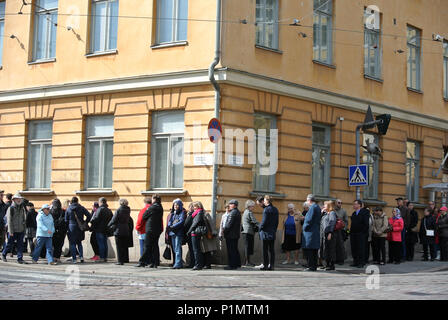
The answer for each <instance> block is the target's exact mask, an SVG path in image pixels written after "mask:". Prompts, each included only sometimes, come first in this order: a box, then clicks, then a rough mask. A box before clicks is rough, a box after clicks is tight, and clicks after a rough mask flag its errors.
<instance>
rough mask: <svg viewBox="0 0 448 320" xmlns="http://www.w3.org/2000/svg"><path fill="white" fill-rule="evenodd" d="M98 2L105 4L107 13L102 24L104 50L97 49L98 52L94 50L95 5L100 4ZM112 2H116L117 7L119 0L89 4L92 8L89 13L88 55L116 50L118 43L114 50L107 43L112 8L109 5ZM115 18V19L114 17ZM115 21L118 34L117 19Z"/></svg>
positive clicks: (95, 1) (106, 0)
mask: <svg viewBox="0 0 448 320" xmlns="http://www.w3.org/2000/svg"><path fill="white" fill-rule="evenodd" d="M100 2H104V3H106V4H107V8H106V11H107V15H106V18H105V19H104V23H105V26H104V27H105V33H106V34H105V36H104V42H105V43H103V46H104V49H101V48H100V49H98V50H95V25H96V20H95V19H96V12H95V9H96V5H95V4H96V3H100ZM112 2H117V5H119V0H92V2H91V6H92V8H91V11H92V19H91V21H90V26H91V28H90V53H91V54H93V53H100V52H108V51H114V50H116V49H117V46H118V42H117V45H116V46H115V48H110V47H109V43H110V32H111V31H110V29H111V27H110V26H111V23H112V21H111V19H112V14H111V10H112V7H111V3H112ZM114 18H115V17H114ZM116 19H117V33H118V17H117V18H116ZM117 38H118V34H117Z"/></svg>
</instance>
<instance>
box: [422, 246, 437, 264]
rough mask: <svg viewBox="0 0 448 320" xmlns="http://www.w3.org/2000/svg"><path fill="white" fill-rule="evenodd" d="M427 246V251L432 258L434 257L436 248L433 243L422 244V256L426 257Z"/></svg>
mask: <svg viewBox="0 0 448 320" xmlns="http://www.w3.org/2000/svg"><path fill="white" fill-rule="evenodd" d="M428 247H429V253H430V257H431V259H432V260H434V259H435V258H436V248H435V246H434V245H433V244H427V243H425V244H423V258H426V259H428Z"/></svg>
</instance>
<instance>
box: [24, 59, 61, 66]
mask: <svg viewBox="0 0 448 320" xmlns="http://www.w3.org/2000/svg"><path fill="white" fill-rule="evenodd" d="M51 62H56V58H52V59H42V60H36V61H30V62H28V65H29V66H30V65H33V64H41V63H51Z"/></svg>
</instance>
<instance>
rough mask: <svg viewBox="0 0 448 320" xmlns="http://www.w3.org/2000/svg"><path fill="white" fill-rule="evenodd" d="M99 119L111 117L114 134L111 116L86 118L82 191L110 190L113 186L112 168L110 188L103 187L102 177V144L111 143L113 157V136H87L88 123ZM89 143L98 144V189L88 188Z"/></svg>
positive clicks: (103, 165)
mask: <svg viewBox="0 0 448 320" xmlns="http://www.w3.org/2000/svg"><path fill="white" fill-rule="evenodd" d="M101 117H111V118H112V126H113V130H114V132H115V128H114V117H113V115H102V116H96V115H94V116H89V117H87V118H86V141H85V148H86V149H85V150H86V152H85V156H84V159H85V164H86V165H85V170H84V189H85V190H112V184H113V166H112V172H111V177H112V183H111V186H110V187H105V186H104V176H105V168H104V167H105V158H104V157H105V152H104V149H105V147H104V145H105V144H104V143H105V142H107V141H112V157H113V146H114V135H113V134H112V136H110V135H109V136H89V130H88V128H89V121H92V120H91V119H93V118H101ZM91 142H99V143H100V146H99V148H100V151H99V156H98V162H99V166H98V187H90V186H89V175H90V173H91V171H90V170H91V166H90V164H91V163H90V157H89V156H90V154H89V150H90V148H89V145H90V143H91Z"/></svg>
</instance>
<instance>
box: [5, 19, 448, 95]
mask: <svg viewBox="0 0 448 320" xmlns="http://www.w3.org/2000/svg"><path fill="white" fill-rule="evenodd" d="M0 28H1V26H0ZM443 96H444V97H445V99H448V41H444V42H443Z"/></svg>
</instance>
